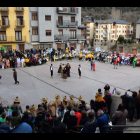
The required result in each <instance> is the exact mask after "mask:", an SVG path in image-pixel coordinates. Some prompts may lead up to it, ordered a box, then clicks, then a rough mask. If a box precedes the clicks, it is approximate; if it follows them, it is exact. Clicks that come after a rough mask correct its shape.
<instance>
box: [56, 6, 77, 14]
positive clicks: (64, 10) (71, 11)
mask: <svg viewBox="0 0 140 140" xmlns="http://www.w3.org/2000/svg"><path fill="white" fill-rule="evenodd" d="M56 12H57V13H68V14H77V13H78V8H75V9H73V7H56Z"/></svg>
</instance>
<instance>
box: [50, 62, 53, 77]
mask: <svg viewBox="0 0 140 140" xmlns="http://www.w3.org/2000/svg"><path fill="white" fill-rule="evenodd" d="M50 72H51V78H53V64H51V66H50Z"/></svg>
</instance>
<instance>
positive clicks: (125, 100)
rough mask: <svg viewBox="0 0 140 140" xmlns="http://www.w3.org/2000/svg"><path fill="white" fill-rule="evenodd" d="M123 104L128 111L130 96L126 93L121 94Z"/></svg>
mask: <svg viewBox="0 0 140 140" xmlns="http://www.w3.org/2000/svg"><path fill="white" fill-rule="evenodd" d="M121 99H122V104H123V105H124V108H125V109H127V111H128V105H129V98H128V97H127V96H126V94H124V95H122V96H121Z"/></svg>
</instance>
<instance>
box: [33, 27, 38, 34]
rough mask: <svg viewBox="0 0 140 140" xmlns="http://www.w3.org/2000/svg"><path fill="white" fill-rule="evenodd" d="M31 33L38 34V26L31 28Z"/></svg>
mask: <svg viewBox="0 0 140 140" xmlns="http://www.w3.org/2000/svg"><path fill="white" fill-rule="evenodd" d="M32 35H38V27H33V28H32Z"/></svg>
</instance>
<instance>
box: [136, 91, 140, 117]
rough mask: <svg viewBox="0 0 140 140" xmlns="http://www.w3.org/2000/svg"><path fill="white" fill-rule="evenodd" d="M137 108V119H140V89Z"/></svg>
mask: <svg viewBox="0 0 140 140" xmlns="http://www.w3.org/2000/svg"><path fill="white" fill-rule="evenodd" d="M136 108H137V119H140V89H139V95H138V98H137V101H136Z"/></svg>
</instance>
